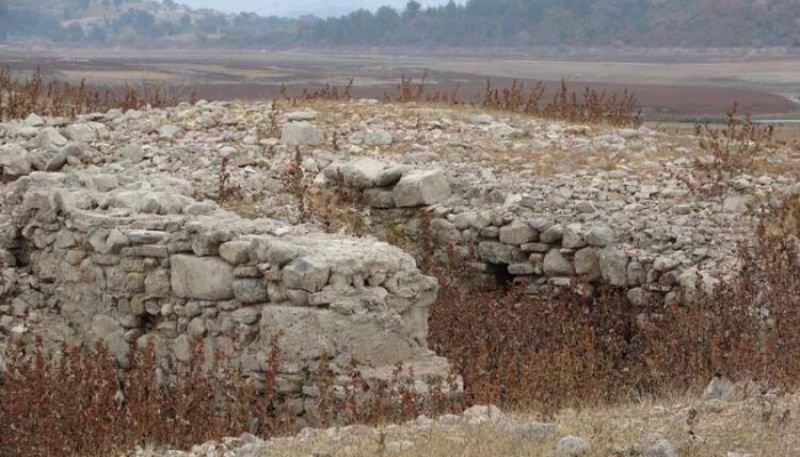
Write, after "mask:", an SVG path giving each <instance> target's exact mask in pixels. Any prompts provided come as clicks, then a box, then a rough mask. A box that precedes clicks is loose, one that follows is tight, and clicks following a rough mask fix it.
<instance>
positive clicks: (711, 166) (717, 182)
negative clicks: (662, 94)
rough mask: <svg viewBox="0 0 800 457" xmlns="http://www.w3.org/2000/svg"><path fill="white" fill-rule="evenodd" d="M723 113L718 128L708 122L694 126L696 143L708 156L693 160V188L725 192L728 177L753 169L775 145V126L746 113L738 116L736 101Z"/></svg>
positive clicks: (719, 192) (709, 193) (711, 193)
mask: <svg viewBox="0 0 800 457" xmlns="http://www.w3.org/2000/svg"><path fill="white" fill-rule="evenodd" d="M725 117H726V123H725V126H724V127H721V128H720V127H713V126H711V125H708V124H704V125H701V124H697V125H696V126H695V134H696V136H697V141H698V145H699V146H700V149H701V150H703V151H704V152H706V153H707V154H708V156H709V157H708V158H707V159H703V160H696V161H695V167H694V168H695V170H694V176H693V179H692V185H691V187H692V188H693V189H694V190H695V191H696V192H699V193H703V194H707V195H719V194H722V193H724V192H725V191H726V190H727V189H728V179H729V178H730V177H732V176H736V175H738V174H741V173H744V172H748V171H752V170H753V169H754V167H755V166H756V165H758V163H759V162H760V161H763V160H764V159H766V158H767V156H768V154H769V151H770V150H771V149H772V147H773V146H774V144H773V143H774V139H775V127H774V126H773V125H763V126H762V125H759V124H756V123H755V122H753V121H752V119H751V118H750V115H749V114H746V115H745V116H744V119H740V118H739V115H738V104H737V103H734V104H733V106H732V107H731V109H730V110H728V112H727V113H726V114H725Z"/></svg>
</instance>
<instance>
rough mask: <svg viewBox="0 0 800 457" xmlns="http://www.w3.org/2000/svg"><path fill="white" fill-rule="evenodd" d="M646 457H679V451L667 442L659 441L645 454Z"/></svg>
mask: <svg viewBox="0 0 800 457" xmlns="http://www.w3.org/2000/svg"><path fill="white" fill-rule="evenodd" d="M645 456H646V457H678V451H676V450H675V447H674V446H673V445H672V443H670V442H669V441H667V440H659V441H658V442H657V443H656V444H654V445H653V446H651V447H650V448H649V449H647V452H645Z"/></svg>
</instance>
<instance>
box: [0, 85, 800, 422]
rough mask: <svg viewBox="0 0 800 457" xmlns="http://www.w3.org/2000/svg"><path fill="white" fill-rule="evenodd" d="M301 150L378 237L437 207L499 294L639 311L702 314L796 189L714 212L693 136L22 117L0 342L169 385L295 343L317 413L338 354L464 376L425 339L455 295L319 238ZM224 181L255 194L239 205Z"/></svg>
mask: <svg viewBox="0 0 800 457" xmlns="http://www.w3.org/2000/svg"><path fill="white" fill-rule="evenodd" d="M312 108H313V109H312ZM273 113H279V115H280V118H278V119H275V120H273V119H272V118H271V116H272V115H273ZM275 123H277V124H278V125H279V127H280V128H279V129H278V131H277V132H276V134H277V136H279V137H278V138H275V137H272V136H271V135H270V134H269V133H267V132H270V130H271V129H270V126H271V125H275ZM298 148H299V149H298ZM298 150H299V151H300V153H301V162H302V163H301V169H302V175H303V176H304V177H303V179H304V182H305V184H306V185H307V190H306V192H307V193H308V196H309V197H311V196H315V195H319V194H320V193H324V192H327V191H330V190H331V189H333V188H338V187H341V186H344V187H345V188H347V189H349V190H350V191H352V192H355V193H356V194H358V195H359V196H360V197H361V198H360V201H362V202H363V204H364V206H365V207H366V208H360V209H359V210H362V211H363V212H364V213H365V214H366V216H367V220H368V227H367V229H368V230H369V229H372V230H374V233H376V234H379V233H380V232H382V231H385V230H396V231H398V232H402V233H404V234H409V235H411V236H412V238H413V235H415V234H419V231H420V215H421V212H422V211H423V210H424V211H428V212H429V213H430V214H431V215H432V218H431V219H430V229H431V231H432V233H433V235H434V240H435V242H436V246H437V248H439V249H442V250H444V249H446V248H447V249H449V247H450V246H455V247H456V248H457V249H459V250H460V251H461V252H463V253H464V254H465V258H468V259H469V260H467V261H468V262H469V263H470V266H471V267H472V268H474V269H476V270H477V271H478V272H480V273H482V274H483V275H484V277H485V278H486V280H487V282H497V281H516V282H522V283H524V284H525V285H526V286H527V287H528V289H529V291H530V292H531V293H547V292H549V291H551V290H553V289H554V288H558V287H572V286H573V285H575V284H577V283H582V284H589V285H590V286H592V285H593V286H596V285H600V284H610V285H613V286H616V287H620V288H624V289H625V290H626V291H627V294H628V298H629V299H630V300H631V301H632V302H635V303H644V302H646V301H648V300H651V299H659V300H664V301H665V302H667V303H669V302H675V301H677V300H680V299H682V298H687V296H689V293H691V292H692V290H693V287H695V284H696V278H697V277H698V276H699V277H700V278H703V279H704V282H703V284H704V285H705V287H713V285H714V284H716V283H717V282H718V281H720V280H723V279H724V278H725V276H726V275H727V274H729V273H730V272H731V271H733V270H734V269H735V268H736V265H735V262H734V258H735V257H734V255H733V254H734V252H735V249H736V246H737V243H739V242H741V241H746V240H747V239H748V237H749V236H750V235H749V234H750V233H752V222H753V218H752V217H751V215H750V212H751V207H753V206H755V205H756V204H759V202H770V199H774V198H777V197H779V196H781V195H785V194H789V193H796V192H797V186H796V184H795V183H794V182H793V181H792V180H790V179H788V178H785V177H782V176H779V175H766V174H765V175H760V176H748V175H742V176H740V177H738V178H736V180H735V181H734V183H733V191H732V192H730V193H728V194H727V195H724V196H722V197H719V198H700V197H698V196H696V195H694V194H692V193H691V192H690V189H689V186H688V185H687V179H686V176H687V171H688V170H689V168H690V167H691V163H692V160H690V158H688V157H689V156H690V155H691V154H692V153H693V152H692V149H691V147H690V146H689V141H688V140H687V139H685V138H681V137H672V136H667V135H665V134H661V133H658V132H655V131H652V130H650V129H648V128H646V127H643V128H640V129H623V130H618V129H611V128H598V127H588V126H575V125H568V124H564V123H559V122H549V121H544V120H538V119H530V118H524V117H523V118H507V119H499V118H496V117H495V116H492V115H490V114H485V113H475V112H472V111H470V110H469V109H459V110H449V109H438V108H423V107H419V106H417V105H414V104H407V105H391V104H388V105H387V104H379V103H377V102H375V101H370V100H364V101H357V102H355V101H354V102H324V103H316V102H313V103H310V104H309V106H308V107H306V108H303V109H297V110H296V111H292V110H291V109H288V108H287V107H286V106H283V107H281V106H279V107H278V108H277V109H273V107H272V106H270V104H268V103H254V102H249V103H227V102H219V103H208V102H205V101H201V102H198V103H197V104H195V105H189V104H183V105H180V106H178V107H175V108H170V109H164V110H140V111H135V110H134V111H127V112H124V113H123V112H121V111H119V110H112V111H109V112H107V113H96V114H89V115H84V116H79V117H78V118H77V119H73V120H67V119H59V118H44V117H40V116H37V115H31V116H29V117H28V118H27V119H24V120H21V121H10V122H6V123H0V167H2V177H3V183H2V185H0V196H2V212H1V213H0V261H2V264H3V283H2V290H0V292H2V302H1V303H0V345H2V344H5V343H6V342H8V341H10V340H14V339H25V338H27V339H30V338H32V337H33V335H36V334H42V335H43V336H44V337H45V339H46V341H47V343H48V344H51V345H57V344H60V343H62V342H66V343H72V344H77V343H86V344H89V343H91V342H93V341H96V340H102V341H104V342H106V343H107V345H108V346H109V347H110V348H111V350H112V352H113V353H114V354H115V355H116V356H117V358H118V362H119V364H120V365H121V366H122V367H124V366H125V364H126V360H127V359H126V357H125V356H124V354H125V353H126V351H127V349H128V346H129V345H130V344H134V345H138V346H144V345H146V344H148V342H149V341H154V344H155V345H156V348H157V351H158V353H159V354H161V355H170V356H171V357H162V358H160V360H161V361H162V364H164V365H165V366H163V367H162V368H164V369H165V370H168V369H169V368H170V367H169V366H167V365H168V364H169V363H170V362H168V361H170V360H172V361H173V362H174V363H185V362H186V361H187V360H188V358H189V356H190V352H191V348H192V344H193V342H194V341H197V340H200V341H202V343H203V345H204V346H205V347H206V348H207V349H208V350H212V349H218V350H220V351H223V352H224V353H226V354H231V355H232V356H233V357H232V358H233V359H235V360H236V361H237V363H239V364H240V366H241V369H242V370H243V371H245V372H247V373H251V374H255V375H258V374H259V373H260V372H262V371H263V370H264V369H265V368H266V367H265V364H266V359H267V352H266V351H267V350H268V346H269V341H270V340H271V338H272V337H273V336H274V335H276V334H280V335H281V338H280V342H281V347H282V349H283V350H284V351H285V353H286V360H287V361H288V362H289V363H287V364H286V367H285V368H284V370H285V372H283V373H281V377H282V378H281V379H282V381H283V382H281V383H280V385H281V386H282V387H281V388H282V389H283V393H284V394H286V395H289V396H291V397H292V398H294V399H295V402H294V409H295V412H296V413H297V414H298V415H302V414H304V413H306V412H307V409H308V405H309V404H310V403H308V402H307V401H306V400H307V398H308V396H309V395H313V389H304V386H307V385H309V383H310V382H311V380H310V376H311V374H310V371H311V369H310V367H312V366H313V364H314V362H315V361H317V360H318V359H319V358H320V357H322V356H323V355H328V356H331V357H333V358H334V367H338V368H337V369H340V370H343V369H344V367H346V366H347V364H348V363H349V362H350V360H351V359H352V358H355V359H357V360H359V361H360V362H361V363H362V364H364V368H365V370H367V371H368V372H369V374H370V375H372V376H387V373H390V372H391V370H390V367H392V366H394V365H395V364H397V363H400V362H403V363H406V364H412V365H414V366H415V372H416V373H417V374H420V375H421V376H425V375H428V374H440V375H441V374H446V372H447V363H446V361H444V360H442V359H441V358H438V357H436V356H435V355H434V354H433V353H432V352H431V351H429V350H428V348H427V344H426V336H427V321H428V310H429V308H430V306H431V305H432V303H433V302H434V301H435V299H436V294H437V289H438V286H437V282H436V280H434V279H433V278H431V277H428V276H425V275H424V274H422V273H421V272H420V271H419V269H418V268H417V266H416V264H415V261H414V259H413V258H412V257H411V256H410V255H409V254H407V253H405V252H403V251H402V250H401V249H399V248H397V247H393V246H391V245H389V244H386V243H383V242H379V241H376V239H374V238H371V237H361V238H354V237H351V236H348V235H345V234H343V233H334V234H326V233H324V230H323V227H315V226H314V225H313V224H307V225H303V224H299V223H298V222H299V221H300V215H299V214H298V209H297V200H296V195H293V193H292V192H290V191H289V189H287V185H286V179H285V177H286V171H287V170H288V169H291V167H292V166H293V164H294V162H295V160H296V159H297V156H296V154H297V152H298ZM781 154H784V152H782V151H778V152H776V153H775V159H776V160H780V159H781V157H782V156H781ZM225 167H227V168H225ZM221 176H224V177H225V179H224V180H222V179H221V178H220V177H221ZM681 176H683V177H681ZM689 177H690V176H689ZM221 181H222V182H223V186H222V187H225V186H228V187H229V188H231V189H234V190H235V191H236V192H233V194H235V195H237V196H239V197H241V198H239V200H237V201H236V202H235V204H232V205H230V206H229V207H228V208H230V209H227V210H226V209H224V208H223V207H221V206H219V205H218V204H217V203H215V202H214V200H220V198H221V197H223V195H220V194H219V192H220V188H221V185H220V182H221ZM223 191H224V189H223ZM237 198H238V197H237ZM318 209H319V208H318ZM329 209H330V208H329ZM233 210H236V212H234V211H233ZM467 254H468V255H467ZM587 292H591V287H590V288H589V289H587ZM312 403H313V402H312Z"/></svg>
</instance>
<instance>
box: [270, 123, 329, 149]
mask: <svg viewBox="0 0 800 457" xmlns="http://www.w3.org/2000/svg"><path fill="white" fill-rule="evenodd" d="M324 141H325V136H324V135H323V134H322V132H321V131H320V130H319V129H318V128H317V127H316V126H315V125H314V124H312V123H310V122H305V121H302V122H289V123H286V124H285V125H284V126H283V130H282V131H281V142H282V143H283V144H285V145H287V146H306V145H311V146H316V145H320V144H322V143H323V142H324Z"/></svg>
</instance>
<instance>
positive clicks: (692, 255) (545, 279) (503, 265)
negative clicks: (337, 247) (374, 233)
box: [321, 158, 718, 305]
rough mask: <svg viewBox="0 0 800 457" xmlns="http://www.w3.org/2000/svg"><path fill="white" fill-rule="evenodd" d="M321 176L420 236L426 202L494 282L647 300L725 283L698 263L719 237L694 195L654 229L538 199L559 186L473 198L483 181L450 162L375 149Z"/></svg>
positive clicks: (437, 238) (433, 228)
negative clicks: (693, 202)
mask: <svg viewBox="0 0 800 457" xmlns="http://www.w3.org/2000/svg"><path fill="white" fill-rule="evenodd" d="M321 176H322V177H323V178H324V179H323V180H322V181H323V182H322V184H323V185H324V184H327V185H329V186H333V185H335V186H342V185H344V186H346V187H348V188H349V189H351V191H355V192H358V193H360V194H361V198H360V199H359V200H360V201H363V202H364V203H365V204H366V205H367V206H369V207H371V209H372V211H371V213H372V216H373V217H372V218H373V220H374V221H375V222H376V225H377V226H383V230H392V229H393V228H396V227H401V228H402V229H403V230H404V231H405V232H406V234H408V235H410V236H411V237H412V238H414V239H418V238H419V236H420V232H421V230H423V229H422V227H421V224H422V221H421V214H422V213H421V211H427V212H429V214H430V218H429V222H428V223H429V224H430V225H429V227H428V229H429V231H430V234H431V236H432V241H433V243H434V249H435V250H436V251H437V253H438V254H445V253H447V252H448V251H450V252H452V248H453V247H455V248H456V252H458V253H460V254H461V257H462V258H461V259H460V260H466V261H468V262H469V263H470V266H471V267H472V269H473V270H474V271H475V272H476V273H477V274H478V276H479V277H480V276H482V277H483V278H484V279H485V281H484V284H485V285H486V286H487V287H496V286H498V285H502V284H501V283H508V284H510V283H516V284H523V285H525V286H527V288H528V291H529V292H530V293H532V294H547V293H550V292H552V291H554V290H556V289H559V288H565V287H573V288H579V289H580V290H581V291H582V292H583V293H592V292H593V291H594V290H596V289H597V286H612V287H616V288H621V289H623V290H625V292H626V293H627V296H628V298H629V300H630V301H631V302H633V303H634V304H637V305H643V304H646V303H650V302H652V301H655V300H660V301H663V302H665V303H677V302H678V301H680V300H682V299H683V298H686V297H685V295H686V293H692V291H693V290H694V288H696V286H697V284H698V278H699V279H700V281H701V284H703V285H704V287H705V288H706V289H707V290H711V289H712V288H713V287H714V286H715V284H717V283H718V280H717V279H715V278H713V277H712V276H711V275H710V274H709V273H708V272H707V271H705V270H701V269H699V268H698V267H700V266H703V267H704V268H707V267H708V265H709V260H710V259H709V255H708V248H707V246H708V245H709V244H710V243H708V240H707V239H706V236H705V234H704V233H703V231H702V227H701V228H700V229H698V228H697V227H695V226H693V225H692V221H691V219H690V218H689V217H688V216H687V214H689V213H690V212H692V208H691V207H689V206H688V205H686V206H683V207H678V209H673V210H672V212H673V216H674V217H673V219H672V221H673V222H676V224H674V225H669V226H664V227H659V228H658V230H653V229H648V228H646V227H638V228H636V227H629V226H628V227H626V226H625V224H624V222H628V221H624V220H623V223H620V221H619V220H613V219H610V218H609V217H608V215H605V217H603V216H604V215H603V213H602V212H600V211H598V210H597V208H596V207H595V206H594V204H592V203H591V202H588V201H585V202H583V209H581V206H580V204H578V209H577V211H571V212H568V211H564V210H563V209H561V210H558V209H540V208H536V206H537V205H536V202H537V201H539V202H541V201H544V202H548V201H555V200H557V198H558V197H557V196H549V195H535V194H534V195H516V196H514V197H515V200H514V201H513V203H512V204H509V203H508V202H505V201H504V202H497V203H496V204H494V205H492V204H488V205H487V204H486V203H484V202H482V203H479V204H473V205H464V204H463V203H461V202H463V196H464V195H469V193H470V192H474V191H475V188H474V185H473V184H472V183H469V182H466V183H465V182H461V183H457V182H456V183H453V184H451V182H450V179H449V178H448V177H447V174H446V173H445V171H443V170H440V169H435V168H434V169H428V170H424V171H423V170H413V169H412V170H409V169H408V168H407V167H405V168H403V167H400V166H397V165H393V164H390V163H382V162H380V161H376V160H374V159H370V158H367V159H359V160H355V161H350V162H348V161H343V162H334V163H332V164H331V165H329V166H328V167H327V168H325V169H324V170H323V171H322V174H321ZM336 176H339V177H338V178H336ZM456 186H458V187H457V188H456V190H453V189H452V187H456ZM459 200H461V202H459ZM526 205H527V206H529V207H526ZM470 206H472V207H470ZM593 213H595V214H593ZM587 214H589V215H590V216H592V217H590V218H587V217H586V215H587ZM677 222H679V224H678V223H677ZM612 224H614V225H615V226H616V227H612Z"/></svg>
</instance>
